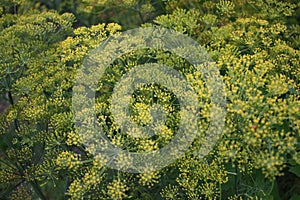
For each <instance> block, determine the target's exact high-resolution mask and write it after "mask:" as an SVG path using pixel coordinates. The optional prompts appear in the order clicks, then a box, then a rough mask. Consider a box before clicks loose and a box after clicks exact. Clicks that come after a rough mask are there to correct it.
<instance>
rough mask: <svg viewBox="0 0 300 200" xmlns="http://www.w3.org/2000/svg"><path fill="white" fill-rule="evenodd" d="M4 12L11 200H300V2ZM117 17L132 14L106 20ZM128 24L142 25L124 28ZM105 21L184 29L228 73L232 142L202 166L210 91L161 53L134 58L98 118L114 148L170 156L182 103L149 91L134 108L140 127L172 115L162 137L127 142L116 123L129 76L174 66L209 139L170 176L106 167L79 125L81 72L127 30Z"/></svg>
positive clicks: (184, 2) (1, 180) (4, 162)
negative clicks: (76, 106) (116, 98)
mask: <svg viewBox="0 0 300 200" xmlns="http://www.w3.org/2000/svg"><path fill="white" fill-rule="evenodd" d="M37 2H38V3H37ZM60 2H61V4H60ZM1 3H2V4H1V7H0V16H1V18H0V58H1V60H0V82H1V84H0V94H1V96H2V98H1V101H0V103H4V102H6V103H8V104H9V106H7V107H6V109H5V110H4V112H3V113H1V116H0V141H1V142H0V147H1V148H0V149H1V153H0V198H1V199H18V198H20V197H22V198H23V199H37V198H40V199H66V198H70V199H255V198H258V199H273V198H274V199H280V198H282V199H293V198H294V199H296V198H297V197H299V195H300V194H299V187H297V185H299V166H300V156H299V155H300V154H299V148H300V146H299V142H300V133H299V131H300V130H299V129H300V115H299V113H300V103H299V102H300V101H299V98H300V97H299V94H300V83H299V82H300V71H299V69H300V63H299V60H300V58H299V57H300V52H299V51H300V50H299V42H300V40H299V38H300V35H299V34H300V29H299V24H297V21H296V20H295V19H296V18H297V17H299V16H297V14H298V13H297V12H295V11H297V10H299V3H298V4H296V2H294V3H293V1H285V2H281V1H276V0H265V1H263V0H259V1H244V0H235V1H228V0H221V1H218V2H216V1H196V0H180V1H173V0H164V1H128V0H126V1H125V0H124V1H118V0H116V1H95V0H85V1H72V2H69V1H57V0H54V1H21V0H20V1H6V0H3V1H1ZM49 8H51V9H56V10H57V11H55V10H49ZM128 10H130V12H129V11H128ZM111 11H114V12H116V13H118V12H119V11H123V12H120V14H119V15H117V16H116V15H115V14H111V15H106V14H107V13H108V12H111ZM68 12H71V13H72V14H71V13H68ZM124 13H126V16H129V15H131V14H132V13H135V15H134V16H133V17H123V18H124V19H122V18H120V16H121V15H122V14H124ZM162 13H164V14H162ZM102 14H103V15H104V14H105V16H102ZM157 15H159V16H157ZM99 16H100V18H101V20H102V17H103V18H105V17H107V19H104V20H103V21H105V22H110V21H115V22H119V23H121V24H122V25H124V26H125V29H126V28H130V27H135V26H137V25H139V24H141V23H144V22H151V19H152V18H153V17H155V16H157V17H155V19H154V20H153V22H152V23H147V24H144V25H143V26H156V25H159V26H163V27H167V28H171V29H175V30H177V31H179V32H181V33H184V34H186V35H188V36H190V37H192V38H194V39H195V40H197V41H198V42H199V43H200V44H201V45H202V46H204V47H205V48H206V50H207V51H208V52H209V54H210V55H211V57H212V58H213V59H214V61H215V63H216V65H217V66H218V68H219V70H220V73H221V75H222V78H223V82H224V84H225V86H226V95H227V108H226V109H227V115H226V123H225V128H224V133H223V136H222V138H221V139H220V140H219V141H218V143H217V145H216V146H215V148H214V150H213V151H212V152H210V154H209V155H208V156H206V157H205V158H199V157H198V156H197V155H195V152H197V151H198V150H199V148H200V147H201V144H202V141H203V135H204V134H205V130H206V129H207V127H208V126H209V122H210V121H209V116H210V115H209V113H210V105H211V103H210V100H209V98H210V95H209V92H208V90H207V87H206V84H205V82H204V80H203V79H202V78H201V74H199V73H197V72H196V70H195V69H194V68H193V66H191V65H190V64H189V63H188V62H187V61H186V60H184V59H183V58H180V57H179V56H176V55H172V54H171V53H170V52H164V51H161V50H155V49H143V50H139V51H135V52H130V53H128V54H126V55H123V56H121V57H119V58H118V59H117V60H115V62H114V63H112V64H111V66H109V67H108V69H107V71H106V72H105V75H104V76H103V77H101V79H100V80H99V85H98V89H97V93H96V98H95V103H96V106H95V110H96V114H97V118H98V121H99V123H100V125H101V126H102V128H103V129H104V130H105V134H106V135H107V137H108V138H109V139H110V141H111V142H112V143H113V144H114V145H117V146H119V147H121V148H122V149H124V150H128V151H136V152H146V151H155V150H157V149H160V148H161V147H163V146H165V145H167V144H168V143H169V142H170V140H171V139H172V138H173V137H174V136H175V134H176V128H177V127H178V123H179V121H180V116H179V113H180V108H179V107H178V99H177V97H176V96H175V95H174V93H173V92H172V91H170V90H169V89H168V88H165V87H162V86H159V85H156V84H148V85H144V86H143V87H141V88H139V89H138V90H136V91H135V93H134V95H132V99H131V100H130V105H129V108H130V114H131V115H132V119H133V120H134V121H135V122H136V123H137V124H139V125H144V126H145V125H147V124H149V123H150V122H151V120H152V116H151V114H150V110H151V109H152V108H153V107H155V106H156V105H161V108H162V109H163V111H164V113H167V120H166V124H165V125H164V126H163V127H161V128H160V129H159V131H158V132H157V136H156V138H134V137H131V136H128V135H125V134H124V133H122V131H121V130H120V127H118V125H117V123H116V122H115V120H114V116H113V115H112V113H111V98H112V97H111V96H112V91H113V88H114V87H115V86H116V84H117V82H118V81H119V80H120V79H121V78H122V75H123V74H124V73H126V72H128V71H130V70H131V69H133V68H134V67H135V66H136V65H138V64H144V63H147V62H157V63H161V64H166V65H168V66H170V67H173V68H174V69H176V70H178V71H179V72H180V73H181V74H183V75H184V76H185V77H186V79H187V81H188V83H189V84H190V85H191V86H192V88H193V89H194V90H195V91H196V94H197V98H198V100H199V101H200V102H201V106H202V110H201V115H202V118H201V120H200V122H201V123H199V127H201V129H200V130H199V132H198V133H197V137H196V139H195V141H194V142H193V144H192V145H191V147H190V148H189V150H188V151H187V152H186V154H185V156H183V157H182V158H180V159H178V160H177V161H176V162H175V163H173V164H172V165H170V166H168V167H166V168H164V169H162V170H160V171H155V172H148V173H143V174H130V173H125V172H120V171H117V170H113V169H110V168H108V167H106V166H105V164H104V159H105V158H99V157H98V158H95V156H93V155H92V154H91V153H90V152H89V151H87V150H86V149H85V146H84V144H82V141H81V138H80V137H79V135H78V133H77V130H76V129H75V128H74V124H73V113H72V102H71V101H72V88H73V86H74V81H75V76H76V72H77V69H78V68H79V67H80V66H81V64H82V62H83V60H84V58H85V57H86V56H87V55H88V54H89V52H90V51H91V50H92V49H94V48H95V47H97V45H98V44H99V43H100V42H102V41H104V40H105V39H107V38H108V37H110V36H111V35H115V34H118V32H119V31H120V30H121V26H119V25H118V24H116V23H107V24H102V23H99V22H102V21H101V20H100V19H99ZM137 16H138V17H139V19H137ZM121 19H122V20H123V21H122V20H121ZM76 20H77V22H76ZM127 20H128V21H127ZM126 23H129V24H127V25H126ZM82 24H85V25H88V26H89V27H85V26H80V25H82ZM92 24H94V25H92ZM78 26H79V27H78ZM126 26H127V27H126ZM187 51H189V50H187ZM120 164H122V165H126V164H130V159H128V158H126V157H124V158H123V160H121V161H120Z"/></svg>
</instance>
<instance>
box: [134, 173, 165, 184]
mask: <svg viewBox="0 0 300 200" xmlns="http://www.w3.org/2000/svg"><path fill="white" fill-rule="evenodd" d="M160 176H161V175H160V172H159V171H149V172H146V173H142V174H139V176H138V177H139V183H140V184H141V185H143V186H147V187H148V188H151V187H153V186H154V185H155V184H156V183H158V181H159V178H160Z"/></svg>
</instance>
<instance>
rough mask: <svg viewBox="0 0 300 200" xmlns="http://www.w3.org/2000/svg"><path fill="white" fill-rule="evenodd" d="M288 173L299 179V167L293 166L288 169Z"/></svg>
mask: <svg viewBox="0 0 300 200" xmlns="http://www.w3.org/2000/svg"><path fill="white" fill-rule="evenodd" d="M289 172H292V173H293V174H296V175H297V176H298V177H300V166H294V167H291V168H290V169H289Z"/></svg>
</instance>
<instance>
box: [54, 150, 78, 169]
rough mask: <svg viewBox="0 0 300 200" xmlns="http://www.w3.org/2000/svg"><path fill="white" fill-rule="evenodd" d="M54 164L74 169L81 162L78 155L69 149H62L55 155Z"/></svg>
mask: <svg viewBox="0 0 300 200" xmlns="http://www.w3.org/2000/svg"><path fill="white" fill-rule="evenodd" d="M56 164H57V166H59V167H61V168H67V169H74V168H75V169H76V168H78V167H79V165H80V164H81V162H80V155H79V154H76V153H73V152H70V151H63V152H61V153H60V154H59V155H58V156H57V159H56Z"/></svg>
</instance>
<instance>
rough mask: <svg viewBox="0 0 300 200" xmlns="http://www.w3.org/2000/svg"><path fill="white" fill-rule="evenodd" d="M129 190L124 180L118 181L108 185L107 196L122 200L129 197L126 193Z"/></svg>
mask: <svg viewBox="0 0 300 200" xmlns="http://www.w3.org/2000/svg"><path fill="white" fill-rule="evenodd" d="M128 189H129V188H128V186H127V185H126V182H125V181H124V180H119V179H117V180H113V181H112V182H110V183H109V184H108V186H107V194H108V196H109V197H110V198H111V199H114V200H117V199H118V200H121V199H124V198H126V197H128V195H127V194H126V191H128Z"/></svg>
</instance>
